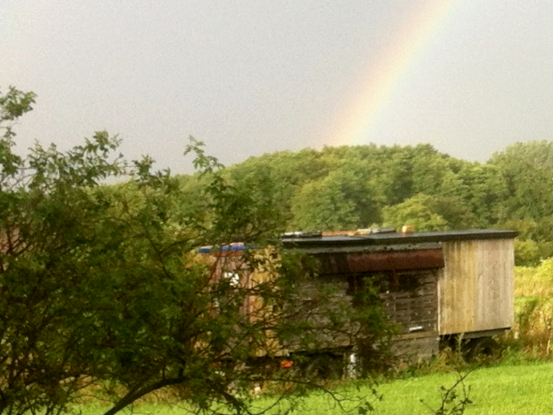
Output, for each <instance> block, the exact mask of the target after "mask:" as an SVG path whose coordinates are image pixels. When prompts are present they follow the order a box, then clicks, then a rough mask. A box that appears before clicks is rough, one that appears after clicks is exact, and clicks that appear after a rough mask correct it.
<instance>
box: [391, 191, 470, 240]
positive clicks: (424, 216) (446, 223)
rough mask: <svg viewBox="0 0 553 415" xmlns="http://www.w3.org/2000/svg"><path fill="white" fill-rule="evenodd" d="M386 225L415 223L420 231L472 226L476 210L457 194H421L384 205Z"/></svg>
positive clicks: (398, 225)
mask: <svg viewBox="0 0 553 415" xmlns="http://www.w3.org/2000/svg"><path fill="white" fill-rule="evenodd" d="M382 216H383V219H384V224H385V226H392V227H396V228H399V227H401V226H402V225H413V226H415V229H416V230H417V231H420V232H423V231H439V230H441V231H443V230H450V229H463V228H465V229H466V228H470V225H471V224H472V223H473V221H474V217H473V215H472V213H471V212H470V211H469V210H468V209H467V208H465V207H464V206H463V205H462V201H460V200H459V199H456V198H453V197H436V196H428V195H424V194H418V195H416V196H413V197H412V198H410V199H407V200H406V201H404V202H403V203H400V204H398V205H395V206H389V207H385V208H383V209H382Z"/></svg>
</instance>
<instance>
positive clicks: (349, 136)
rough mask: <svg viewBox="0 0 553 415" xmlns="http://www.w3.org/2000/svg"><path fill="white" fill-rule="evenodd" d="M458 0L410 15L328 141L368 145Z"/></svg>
mask: <svg viewBox="0 0 553 415" xmlns="http://www.w3.org/2000/svg"><path fill="white" fill-rule="evenodd" d="M458 3H459V0H430V1H427V2H426V3H425V5H424V6H421V7H418V8H416V9H414V10H413V11H412V12H411V15H410V16H409V19H408V21H409V22H410V23H409V24H407V25H405V28H404V29H403V30H401V31H400V32H398V33H397V34H396V35H395V36H394V38H393V40H392V41H391V42H390V47H389V48H388V52H387V53H386V55H385V56H384V57H383V58H381V59H380V60H379V62H378V64H377V69H376V70H374V71H371V73H370V74H369V75H368V77H366V78H365V79H366V81H365V82H364V84H363V83H362V84H361V86H360V87H359V86H356V88H355V90H356V91H360V92H359V93H357V94H356V99H355V101H354V102H352V103H351V104H350V105H348V106H347V108H346V110H345V111H344V113H343V114H342V115H341V116H339V117H338V122H336V123H335V125H336V127H337V128H331V129H330V130H331V135H330V136H329V137H328V139H327V140H325V141H326V142H327V143H328V142H331V143H333V144H336V145H340V144H342V145H355V144H365V143H368V141H369V139H370V137H371V133H372V130H373V129H374V125H375V122H376V121H377V120H378V118H379V114H380V113H381V112H382V111H383V110H384V109H385V108H386V107H387V105H388V104H389V102H390V101H391V98H392V97H393V96H394V93H395V92H396V90H397V88H398V86H399V85H400V83H401V81H402V78H403V77H404V75H405V74H406V73H407V72H408V71H409V68H411V67H412V66H413V65H415V64H416V63H417V61H418V60H419V57H420V55H421V54H422V51H423V50H424V49H425V46H426V45H428V44H429V43H430V42H431V41H432V39H434V38H435V36H437V34H438V33H439V32H440V31H441V29H442V28H443V27H444V26H445V25H446V22H447V21H448V19H449V17H450V16H451V14H452V12H453V9H454V8H455V6H456V5H457V4H458Z"/></svg>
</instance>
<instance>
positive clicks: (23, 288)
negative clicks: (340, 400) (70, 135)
mask: <svg viewBox="0 0 553 415" xmlns="http://www.w3.org/2000/svg"><path fill="white" fill-rule="evenodd" d="M33 102H34V95H33V94H30V93H23V92H20V91H17V90H16V89H13V88H12V89H10V91H9V92H8V94H6V95H4V96H2V98H1V99H0V104H1V105H0V107H1V114H2V119H1V121H2V124H0V127H2V128H3V130H2V131H3V134H2V136H1V137H0V168H1V171H0V208H1V210H0V413H9V414H13V415H22V414H26V413H33V414H34V413H43V414H58V413H61V412H66V411H68V410H70V408H71V405H72V404H74V403H75V401H76V400H77V399H78V398H79V396H80V395H79V393H78V392H79V391H81V390H83V389H91V390H92V391H93V392H94V393H95V394H96V395H97V396H98V395H99V396H101V397H103V398H104V399H106V401H109V402H110V403H111V407H110V408H109V409H107V410H106V412H105V413H106V414H114V413H116V412H118V411H120V410H122V409H124V408H127V407H129V406H132V405H133V404H134V403H135V402H137V401H138V400H140V399H142V398H144V397H146V396H149V395H150V394H152V393H154V392H156V391H159V390H161V389H167V388H169V389H170V394H171V395H172V396H174V397H176V398H178V399H185V400H187V401H189V402H190V403H191V404H193V405H194V406H195V408H197V410H198V411H204V412H209V411H213V410H215V409H217V410H219V409H221V408H222V409H224V410H225V411H227V412H236V413H241V412H244V411H247V405H248V404H249V402H250V401H251V399H252V396H251V395H250V393H249V392H250V389H251V388H252V385H254V384H255V382H264V381H274V382H280V383H282V384H283V385H294V384H295V385H302V384H303V385H305V380H304V379H303V378H302V377H301V372H297V371H294V370H292V371H281V370H278V359H276V357H277V356H278V354H279V353H280V354H282V352H283V350H284V348H285V347H286V348H289V347H291V346H290V345H289V344H285V343H284V341H285V340H286V338H285V334H286V335H288V336H289V337H290V338H293V339H294V340H295V341H296V342H297V343H296V345H301V350H296V351H301V352H302V353H304V354H309V353H315V352H317V351H318V350H319V347H320V343H318V341H319V339H318V337H317V336H316V335H315V336H310V337H309V339H310V341H306V339H305V338H304V336H306V334H305V333H316V332H317V330H321V329H324V331H325V333H326V335H328V338H330V339H333V338H334V336H333V333H340V334H346V335H348V336H350V338H351V336H353V334H352V333H349V331H350V328H349V327H345V326H344V324H346V323H347V322H348V321H350V320H352V319H353V318H354V316H355V312H354V311H353V310H351V307H347V304H346V303H345V302H343V301H342V303H343V304H342V305H341V308H339V309H334V308H332V307H331V308H328V307H326V305H327V302H326V297H325V296H319V297H318V298H319V299H318V300H317V301H313V299H312V300H311V301H310V303H309V312H310V313H312V314H313V315H316V316H317V318H316V319H314V320H309V319H307V323H306V320H305V318H304V319H303V321H302V325H301V326H302V327H303V328H304V329H306V330H305V332H303V331H299V330H298V324H297V323H296V322H297V319H296V320H294V317H296V316H300V317H302V313H299V312H298V308H297V307H296V305H297V304H298V301H297V300H298V291H300V290H301V287H302V281H304V280H303V279H304V278H307V276H306V275H305V274H306V273H307V271H309V270H306V269H305V268H304V267H303V266H302V261H301V260H300V259H299V258H297V257H295V256H294V255H290V256H288V255H284V254H281V253H280V252H279V249H278V245H276V246H275V245H274V241H275V240H276V239H277V234H278V232H279V231H280V230H282V228H283V226H282V223H283V219H282V216H281V210H280V207H279V205H278V203H276V200H275V198H274V194H273V193H272V188H271V185H270V181H269V180H268V178H269V177H270V175H269V173H267V175H266V176H263V175H255V177H253V176H242V178H241V179H240V180H237V179H233V178H232V175H231V174H228V173H227V172H226V171H225V170H224V169H223V166H222V165H221V164H220V163H219V162H218V161H217V160H216V159H215V158H213V157H211V156H209V155H207V154H205V152H204V149H203V145H202V143H201V142H198V141H195V140H194V139H191V141H190V144H189V146H188V147H187V148H186V150H185V153H187V154H188V153H191V154H192V155H193V156H194V161H193V163H194V166H195V167H196V168H197V169H199V173H198V175H197V176H196V177H195V179H196V180H198V181H197V182H194V181H192V180H190V179H183V178H180V179H177V178H174V177H172V176H171V175H170V173H169V172H168V171H161V172H159V171H155V170H154V169H153V160H152V159H151V158H149V157H144V158H143V159H141V160H136V161H128V160H126V159H124V158H123V157H122V156H121V155H119V154H118V146H119V144H120V141H119V139H118V138H117V137H113V136H110V135H109V134H108V133H106V132H98V133H96V134H94V136H93V137H92V138H90V139H86V140H85V141H84V143H83V144H82V145H79V146H75V147H74V148H72V149H70V150H69V151H67V152H60V151H59V150H58V149H57V148H56V146H55V145H51V146H49V147H47V148H44V147H42V146H41V145H39V144H36V145H35V147H34V148H32V149H31V150H29V152H28V154H27V155H26V156H24V157H21V156H18V155H16V154H15V153H14V152H13V151H12V150H13V147H14V145H15V142H14V137H15V135H14V133H13V131H12V130H11V127H10V125H4V123H6V122H12V121H15V120H16V119H17V118H18V117H19V116H20V115H21V114H23V113H25V112H26V111H28V110H30V109H31V104H32V103H33ZM123 179H125V180H126V182H124V183H120V184H118V185H113V186H108V185H106V184H105V183H106V181H108V180H109V181H114V180H123ZM344 184H345V183H344ZM183 189H186V190H187V191H189V192H190V191H192V192H194V194H190V193H189V194H187V195H185V196H186V198H184V200H183V198H182V197H181V195H182V193H181V191H182V190H183ZM282 191H283V192H284V191H285V189H283V190H282ZM187 197H190V198H191V199H187ZM198 200H199V201H198ZM191 201H192V202H193V203H190V202H191ZM236 241H242V242H247V243H248V244H249V246H250V249H245V250H244V251H243V252H242V253H241V254H239V255H236V252H235V251H233V250H230V251H228V250H220V248H223V247H226V248H228V247H229V246H232V245H231V243H233V242H236ZM268 241H272V242H273V246H272V248H271V247H269V246H268V245H267V242H268ZM207 244H210V245H213V250H212V251H211V253H210V254H202V255H200V254H199V253H197V251H196V249H197V248H198V247H199V246H203V245H207ZM340 298H342V297H340ZM346 310H347V311H348V312H347V313H346ZM303 317H305V315H303ZM321 324H323V325H324V327H321ZM351 328H352V329H353V328H354V327H353V326H352V327H351ZM373 334H375V333H373ZM313 340H315V341H313ZM296 347H297V346H296ZM298 376H300V377H299V378H298ZM299 381H301V382H299ZM317 381H318V380H316V379H314V380H313V381H312V384H316V382H317ZM292 391H293V390H292V389H291V388H290V387H288V386H286V388H285V394H288V393H292Z"/></svg>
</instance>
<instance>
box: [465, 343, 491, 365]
mask: <svg viewBox="0 0 553 415" xmlns="http://www.w3.org/2000/svg"><path fill="white" fill-rule="evenodd" d="M498 355H499V344H497V342H496V341H495V340H494V339H492V338H491V337H480V338H478V339H472V340H471V341H470V342H469V343H468V344H467V345H466V346H465V360H466V361H467V362H474V361H476V360H478V359H485V360H487V359H493V358H496V357H497V356H498Z"/></svg>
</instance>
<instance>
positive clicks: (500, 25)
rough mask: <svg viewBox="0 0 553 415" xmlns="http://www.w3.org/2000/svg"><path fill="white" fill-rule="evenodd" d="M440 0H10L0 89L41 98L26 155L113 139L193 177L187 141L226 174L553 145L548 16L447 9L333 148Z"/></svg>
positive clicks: (536, 10) (527, 10)
mask: <svg viewBox="0 0 553 415" xmlns="http://www.w3.org/2000/svg"><path fill="white" fill-rule="evenodd" d="M444 2H445V0H443V1H437V0H432V1H430V0H426V1H423V0H421V1H419V0H401V1H400V0H370V1H369V0H343V1H329V0H326V1H325V0H290V1H284V0H281V1H279V0H271V1H269V0H242V1H235V0H225V1H223V0H219V1H215V0H158V1H146V0H141V1H138V0H133V1H131V0H0V5H1V8H0V10H1V11H0V88H1V89H2V90H6V88H7V87H8V86H9V85H15V86H17V87H18V88H20V89H23V90H32V91H34V92H36V93H37V94H38V102H37V105H36V108H35V110H34V111H33V112H32V113H31V114H29V115H27V116H25V117H24V118H23V119H22V120H21V122H20V126H18V128H17V132H18V137H19V138H18V139H19V140H20V143H21V146H23V147H29V146H30V145H31V144H32V143H33V141H34V140H36V139H38V140H40V141H41V142H44V143H49V142H56V143H57V144H59V145H60V147H62V148H67V147H69V146H70V145H74V144H77V143H78V142H79V140H81V139H82V138H83V137H85V136H91V135H92V134H93V132H94V131H96V130H102V129H106V130H108V131H109V132H111V133H114V134H115V133H117V134H119V135H120V136H121V137H122V138H123V139H124V146H123V150H124V152H125V153H126V154H127V155H129V156H130V157H138V156H139V155H140V154H144V153H148V154H150V155H152V156H153V157H154V158H155V159H156V160H158V162H159V166H160V167H170V168H171V169H172V170H173V171H175V172H190V171H191V167H190V160H187V159H184V158H183V157H182V155H181V154H182V149H183V147H184V145H185V143H186V138H187V137H188V136H189V135H193V136H194V137H196V138H197V139H199V140H202V141H205V142H206V143H207V149H208V152H210V153H211V154H213V155H215V156H217V157H219V158H220V159H221V161H223V162H224V163H225V164H231V163H235V162H240V161H242V160H244V159H246V158H248V157H250V156H256V155H260V154H263V153H266V152H273V151H277V150H286V149H290V150H298V149H300V148H303V147H314V148H321V147H322V146H323V145H339V144H362V143H369V142H375V143H377V144H387V145H390V144H396V143H397V144H415V143H421V142H424V143H426V142H427V143H431V144H433V145H434V146H435V147H436V148H437V149H438V150H440V151H442V152H446V153H449V154H451V155H452V156H455V157H460V158H465V159H469V160H480V161H484V160H486V159H487V158H488V157H489V156H490V155H491V154H492V152H494V151H499V150H501V149H503V148H504V147H505V146H506V145H508V144H511V143H514V142H517V141H528V140H535V139H553V116H552V111H551V110H552V108H553V105H552V104H553V24H552V22H553V2H550V1H532V2H526V1H524V2H523V1H505V0H501V1H499V0H486V1H480V0H467V1H461V0H459V1H454V2H450V4H451V6H448V8H447V12H446V13H445V14H444V15H443V16H442V17H440V18H439V19H436V20H437V21H436V22H434V23H435V24H434V23H433V24H434V26H433V29H432V30H433V31H432V34H431V35H427V36H426V37H425V38H424V41H422V40H421V43H420V44H419V45H418V49H416V51H414V52H413V53H412V55H411V57H410V58H409V59H408V60H405V61H401V60H399V61H398V62H402V65H403V67H402V70H401V71H399V72H398V74H397V76H394V78H393V79H392V83H391V84H390V85H391V86H390V88H389V90H388V92H389V94H388V98H387V99H386V100H383V101H382V102H381V105H379V107H378V111H377V112H376V113H375V115H373V116H372V118H371V120H372V121H371V128H370V130H367V131H366V133H365V134H364V135H363V137H362V139H359V138H358V139H357V140H352V139H350V138H348V137H340V136H332V134H333V132H335V131H341V124H342V123H343V122H344V121H343V120H344V117H347V115H348V114H347V112H348V111H349V109H350V108H352V105H354V103H355V102H359V100H361V101H362V100H363V96H364V95H368V94H370V93H371V91H370V90H369V91H367V90H364V87H363V85H366V84H367V83H370V82H371V79H373V78H372V77H374V76H375V74H376V73H377V72H378V70H379V68H380V69H382V67H383V66H382V65H383V61H384V57H385V56H386V54H387V53H388V54H390V53H391V51H392V52H393V51H394V50H395V49H396V48H398V45H399V46H401V44H402V43H403V42H409V37H411V38H412V37H415V38H416V37H418V36H419V35H418V34H417V32H416V31H415V32H413V31H409V30H408V29H409V28H410V27H411V26H413V27H415V28H416V27H417V25H416V22H417V21H418V20H421V19H423V18H424V15H425V13H431V12H432V10H434V9H436V8H437V7H440V6H439V5H440V4H443V3H444ZM402 36H407V38H402ZM420 36H421V38H422V34H421V35H420ZM374 79H375V82H376V81H377V79H376V78H374ZM359 117H360V122H361V121H362V120H361V118H363V113H362V112H361V113H360V115H359ZM336 134H337V135H339V133H336Z"/></svg>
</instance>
